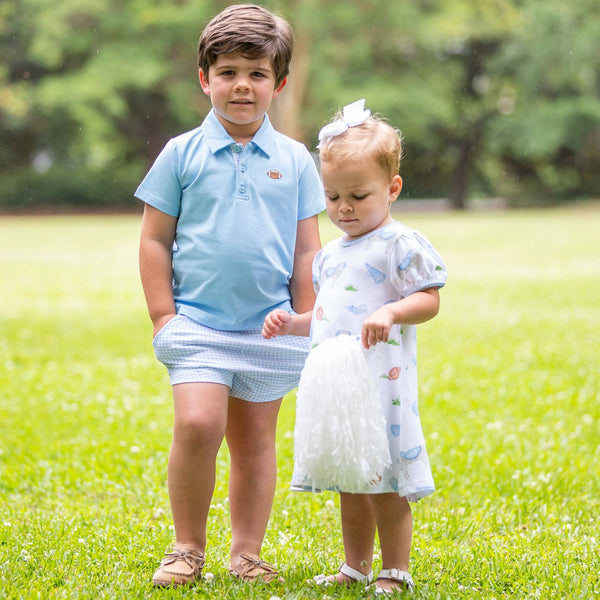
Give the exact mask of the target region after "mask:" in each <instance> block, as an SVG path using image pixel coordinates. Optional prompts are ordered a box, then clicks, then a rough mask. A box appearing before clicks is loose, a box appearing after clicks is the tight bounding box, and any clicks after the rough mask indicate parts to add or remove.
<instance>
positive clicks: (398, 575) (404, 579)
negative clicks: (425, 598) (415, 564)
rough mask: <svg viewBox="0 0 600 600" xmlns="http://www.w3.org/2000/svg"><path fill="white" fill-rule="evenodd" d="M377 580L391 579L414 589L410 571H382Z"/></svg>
mask: <svg viewBox="0 0 600 600" xmlns="http://www.w3.org/2000/svg"><path fill="white" fill-rule="evenodd" d="M377 579H390V580H392V581H399V582H400V583H404V584H405V585H406V586H407V587H409V588H412V587H413V586H414V583H413V580H412V577H411V576H410V573H408V571H401V570H400V569H381V571H379V575H377Z"/></svg>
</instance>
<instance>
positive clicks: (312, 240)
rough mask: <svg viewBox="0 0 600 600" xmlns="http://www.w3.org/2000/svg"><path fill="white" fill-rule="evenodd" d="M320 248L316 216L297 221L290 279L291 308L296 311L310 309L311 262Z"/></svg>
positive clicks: (311, 291)
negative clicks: (292, 268)
mask: <svg viewBox="0 0 600 600" xmlns="http://www.w3.org/2000/svg"><path fill="white" fill-rule="evenodd" d="M320 248H321V238H320V236H319V221H318V216H317V215H314V216H312V217H308V219H302V220H301V221H298V229H297V233H296V248H295V250H294V270H293V272H292V278H291V279H290V296H291V298H292V308H293V309H294V310H295V311H296V312H297V313H304V312H306V311H310V310H312V308H313V306H314V303H315V292H314V289H313V284H312V263H313V258H314V257H315V254H316V253H317V252H318V251H319V250H320Z"/></svg>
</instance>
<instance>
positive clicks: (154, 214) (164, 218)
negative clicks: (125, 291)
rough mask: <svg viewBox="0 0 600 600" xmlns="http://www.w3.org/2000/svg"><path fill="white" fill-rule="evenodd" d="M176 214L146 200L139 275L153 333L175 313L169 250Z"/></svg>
mask: <svg viewBox="0 0 600 600" xmlns="http://www.w3.org/2000/svg"><path fill="white" fill-rule="evenodd" d="M176 226H177V218H176V217H172V216H170V215H168V214H166V213H164V212H161V211H160V210H158V209H156V208H154V207H152V206H150V205H148V204H146V205H145V207H144V216H143V218H142V233H141V237H140V276H141V279H142V287H143V288H144V295H145V296H146V304H147V305H148V312H149V314H150V319H152V323H153V325H154V335H156V334H157V333H158V331H159V330H160V329H161V328H162V327H163V326H164V325H165V324H166V323H167V321H169V320H171V319H172V318H173V317H174V316H175V314H176V310H175V302H174V300H173V283H172V282H173V267H172V252H173V240H174V239H175V228H176Z"/></svg>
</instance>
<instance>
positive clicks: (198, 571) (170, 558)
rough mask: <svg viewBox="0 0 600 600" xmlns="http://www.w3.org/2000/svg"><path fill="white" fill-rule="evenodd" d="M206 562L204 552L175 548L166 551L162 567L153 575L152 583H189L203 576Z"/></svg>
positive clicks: (174, 585)
mask: <svg viewBox="0 0 600 600" xmlns="http://www.w3.org/2000/svg"><path fill="white" fill-rule="evenodd" d="M205 562H206V560H205V558H204V554H202V552H198V551H197V550H180V549H179V548H175V549H174V550H172V551H171V552H165V557H164V558H163V559H162V560H161V562H160V567H158V569H157V570H156V573H154V576H153V577H152V583H153V585H154V586H155V587H177V586H180V585H189V584H191V583H194V582H196V581H198V579H200V578H201V577H202V568H203V567H204V563H205Z"/></svg>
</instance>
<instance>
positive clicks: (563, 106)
mask: <svg viewBox="0 0 600 600" xmlns="http://www.w3.org/2000/svg"><path fill="white" fill-rule="evenodd" d="M599 14H600V13H599V12H598V3H597V1H596V0H574V1H571V2H566V3H565V2H560V1H558V0H545V2H536V1H535V0H524V1H523V2H521V10H520V20H519V23H518V24H517V27H515V29H514V30H513V31H512V32H511V35H510V36H508V37H507V40H506V43H505V45H504V49H503V52H502V54H501V56H499V58H498V60H497V61H496V62H495V64H494V65H493V72H494V73H495V76H496V77H497V80H498V81H500V82H502V87H501V91H500V97H499V98H498V110H499V113H500V114H499V116H498V117H497V118H496V119H495V121H494V123H493V126H492V127H491V128H490V132H489V135H490V150H489V152H490V155H491V156H492V157H493V160H494V162H495V163H496V164H497V168H498V169H499V170H500V169H501V172H499V173H498V174H497V177H496V178H495V179H496V181H497V182H498V188H499V189H500V190H501V191H502V192H503V193H508V194H511V195H513V196H514V195H516V194H524V195H525V196H526V197H532V196H537V197H540V196H542V197H548V196H550V197H573V196H577V195H597V194H598V191H599V190H600V19H599Z"/></svg>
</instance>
